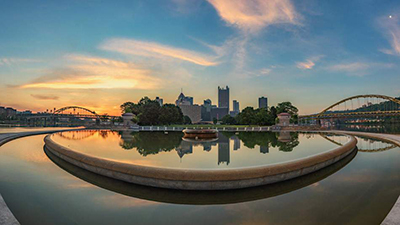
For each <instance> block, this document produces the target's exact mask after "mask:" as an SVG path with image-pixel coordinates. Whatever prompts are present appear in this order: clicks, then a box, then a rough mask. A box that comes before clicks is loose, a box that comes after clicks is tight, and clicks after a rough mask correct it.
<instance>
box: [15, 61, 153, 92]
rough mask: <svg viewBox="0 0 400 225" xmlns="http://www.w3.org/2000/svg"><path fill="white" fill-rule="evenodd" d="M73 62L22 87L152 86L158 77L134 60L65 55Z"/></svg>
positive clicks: (106, 87)
mask: <svg viewBox="0 0 400 225" xmlns="http://www.w3.org/2000/svg"><path fill="white" fill-rule="evenodd" d="M66 58H67V59H68V60H71V61H72V62H73V63H72V65H69V66H68V68H67V69H61V70H54V71H53V74H51V75H46V76H42V77H40V78H38V79H36V80H34V81H33V82H31V83H28V84H25V85H22V86H20V87H21V88H51V89H87V88H102V89H111V88H135V89H155V88H157V87H158V86H159V85H160V84H161V80H160V79H159V78H156V77H154V76H152V73H151V71H150V70H146V69H142V68H140V67H139V66H137V65H135V64H133V63H126V62H122V61H116V60H110V59H105V58H94V57H86V56H79V55H69V56H67V57H66Z"/></svg>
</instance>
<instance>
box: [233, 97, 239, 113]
mask: <svg viewBox="0 0 400 225" xmlns="http://www.w3.org/2000/svg"><path fill="white" fill-rule="evenodd" d="M233 111H234V112H239V111H240V110H239V102H238V101H236V100H233Z"/></svg>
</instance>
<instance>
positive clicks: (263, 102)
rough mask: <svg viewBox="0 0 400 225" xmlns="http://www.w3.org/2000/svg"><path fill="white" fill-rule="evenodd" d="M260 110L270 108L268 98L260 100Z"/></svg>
mask: <svg viewBox="0 0 400 225" xmlns="http://www.w3.org/2000/svg"><path fill="white" fill-rule="evenodd" d="M258 108H260V109H261V108H268V98H266V97H260V98H258Z"/></svg>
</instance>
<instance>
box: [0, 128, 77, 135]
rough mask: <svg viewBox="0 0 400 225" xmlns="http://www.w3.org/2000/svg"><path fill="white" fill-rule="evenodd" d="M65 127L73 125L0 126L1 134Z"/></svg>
mask: <svg viewBox="0 0 400 225" xmlns="http://www.w3.org/2000/svg"><path fill="white" fill-rule="evenodd" d="M74 128H84V127H74ZM64 129H71V127H0V134H4V133H19V132H33V131H50V130H64Z"/></svg>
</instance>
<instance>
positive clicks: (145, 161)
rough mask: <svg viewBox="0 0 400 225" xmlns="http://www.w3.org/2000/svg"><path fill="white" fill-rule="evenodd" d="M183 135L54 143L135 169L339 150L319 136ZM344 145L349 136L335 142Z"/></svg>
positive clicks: (96, 135)
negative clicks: (194, 137) (193, 137)
mask: <svg viewBox="0 0 400 225" xmlns="http://www.w3.org/2000/svg"><path fill="white" fill-rule="evenodd" d="M182 136H183V134H182V132H170V133H168V134H164V133H163V132H136V133H130V132H122V133H119V132H112V131H107V130H103V131H98V130H84V131H68V132H61V133H56V134H53V135H52V139H53V140H54V141H55V142H57V143H59V144H61V145H63V146H68V147H69V148H71V149H73V150H76V151H78V152H82V153H85V154H87V155H92V156H96V157H101V158H106V159H112V160H117V161H121V162H126V163H133V164H137V165H144V166H152V167H168V168H190V169H227V168H228V169H229V168H238V167H251V166H261V165H269V164H274V163H280V162H285V161H290V160H295V159H299V158H303V157H307V156H311V155H315V154H318V153H321V152H325V151H328V150H330V149H333V148H335V147H337V145H336V144H334V143H332V142H329V141H327V140H326V139H325V138H323V137H322V136H320V135H318V134H316V135H315V134H298V133H289V132H282V133H271V132H268V133H245V132H242V133H239V134H238V135H235V134H234V133H220V134H219V136H218V138H217V139H215V140H210V141H202V142H199V141H194V140H188V139H183V140H182ZM335 138H336V139H339V138H340V139H341V141H342V142H346V141H348V138H347V137H346V136H340V137H335Z"/></svg>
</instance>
